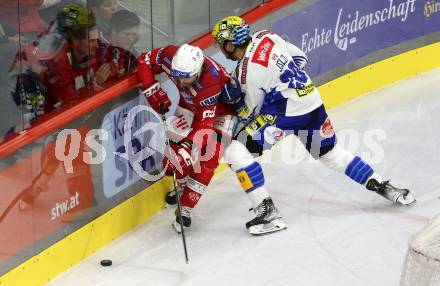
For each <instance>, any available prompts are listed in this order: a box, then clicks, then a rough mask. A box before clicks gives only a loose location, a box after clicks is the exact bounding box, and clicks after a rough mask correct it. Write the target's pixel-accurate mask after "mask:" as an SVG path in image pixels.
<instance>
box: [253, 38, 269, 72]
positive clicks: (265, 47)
mask: <svg viewBox="0 0 440 286" xmlns="http://www.w3.org/2000/svg"><path fill="white" fill-rule="evenodd" d="M274 45H275V42H274V41H273V40H272V39H271V38H269V37H265V38H264V39H263V40H261V42H260V43H259V44H258V46H257V48H256V49H255V52H254V55H253V56H252V60H251V61H252V62H253V63H256V64H259V65H262V66H264V67H266V68H267V66H268V65H269V59H270V57H269V56H270V53H271V51H272V48H273V46H274Z"/></svg>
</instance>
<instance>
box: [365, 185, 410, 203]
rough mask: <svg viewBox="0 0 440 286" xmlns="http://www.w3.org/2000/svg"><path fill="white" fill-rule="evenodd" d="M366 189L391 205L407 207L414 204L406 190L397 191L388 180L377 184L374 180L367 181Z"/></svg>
mask: <svg viewBox="0 0 440 286" xmlns="http://www.w3.org/2000/svg"><path fill="white" fill-rule="evenodd" d="M366 188H367V189H368V190H370V191H373V192H376V193H378V194H379V195H381V196H383V197H384V198H386V199H388V200H390V201H392V202H393V203H397V204H402V205H405V206H409V205H412V204H414V203H415V202H416V199H415V198H414V197H413V196H412V195H411V194H410V193H409V190H408V189H398V188H396V187H394V186H392V185H391V184H390V181H389V180H387V181H383V182H382V183H379V182H378V181H377V180H376V179H374V178H372V179H370V180H368V182H367V185H366Z"/></svg>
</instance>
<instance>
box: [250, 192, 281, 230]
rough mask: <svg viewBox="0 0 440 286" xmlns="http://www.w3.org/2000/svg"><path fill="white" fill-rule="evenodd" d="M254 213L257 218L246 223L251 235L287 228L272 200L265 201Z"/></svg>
mask: <svg viewBox="0 0 440 286" xmlns="http://www.w3.org/2000/svg"><path fill="white" fill-rule="evenodd" d="M253 211H254V212H255V214H256V215H257V216H256V217H255V218H254V219H252V220H250V221H248V222H247V223H246V228H247V229H248V230H249V233H250V234H253V235H261V234H266V233H270V232H276V231H279V230H283V229H285V228H287V225H286V224H285V223H284V222H283V221H282V220H281V214H280V212H279V211H278V209H277V208H276V207H275V205H274V204H273V201H272V199H271V198H266V199H264V200H263V201H262V202H261V204H260V205H258V207H256V208H255V209H254V210H253Z"/></svg>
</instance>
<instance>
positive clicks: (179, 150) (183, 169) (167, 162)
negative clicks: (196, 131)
mask: <svg viewBox="0 0 440 286" xmlns="http://www.w3.org/2000/svg"><path fill="white" fill-rule="evenodd" d="M170 147H171V156H172V158H168V154H169V152H168V150H165V151H166V152H165V157H164V158H163V161H162V164H163V167H164V169H166V171H165V174H166V175H167V176H172V175H173V172H176V178H177V179H182V178H185V177H186V176H188V175H189V173H190V172H191V169H192V165H193V162H194V161H193V159H192V157H191V149H190V148H189V147H188V146H187V145H186V144H184V143H183V144H179V143H174V142H171V143H170Z"/></svg>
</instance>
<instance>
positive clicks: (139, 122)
mask: <svg viewBox="0 0 440 286" xmlns="http://www.w3.org/2000/svg"><path fill="white" fill-rule="evenodd" d="M146 104H147V102H146V99H145V97H144V96H138V97H135V98H133V99H132V100H130V101H128V102H127V103H125V104H123V105H121V106H118V107H117V108H115V109H113V110H112V111H110V112H109V113H107V114H106V115H105V117H104V119H103V122H102V126H101V128H102V129H104V130H105V131H106V132H107V134H108V138H107V140H105V141H104V142H103V143H102V144H103V147H104V150H105V153H106V156H105V160H104V162H103V163H102V180H103V187H104V195H105V196H106V197H107V198H111V197H113V196H115V195H116V194H118V193H120V192H122V191H123V190H124V189H126V188H127V187H129V186H130V185H132V184H134V183H136V182H138V181H139V180H141V177H140V176H139V175H138V173H137V172H136V171H135V169H134V168H133V166H132V164H131V163H130V162H129V160H127V159H125V158H123V157H121V156H118V155H116V154H115V153H120V154H124V153H126V148H125V145H124V136H125V135H127V134H128V136H130V141H131V145H132V147H133V151H134V152H135V153H137V152H139V151H140V150H143V149H145V148H151V144H150V141H151V140H154V138H153V137H154V134H155V131H154V130H153V129H152V130H147V131H144V132H141V133H140V134H138V135H135V133H136V131H138V130H139V129H140V128H141V127H143V126H144V125H145V124H146V123H147V122H149V126H156V127H157V128H161V124H160V123H159V122H157V124H151V123H153V122H152V121H154V120H155V119H154V117H153V116H152V114H149V112H146V111H144V112H139V113H137V115H136V116H135V118H134V120H133V122H131V124H132V125H131V127H132V128H131V130H126V129H125V127H124V125H125V122H126V118H127V115H128V114H129V112H130V110H131V109H132V108H134V107H136V106H145V105H146ZM156 121H157V119H156ZM127 132H130V133H127ZM153 150H154V149H153ZM141 166H142V169H143V170H144V171H145V172H148V173H154V172H155V171H156V170H158V169H159V168H161V166H162V154H160V152H155V153H154V154H153V155H152V156H149V157H148V158H147V159H145V160H143V161H142V163H141Z"/></svg>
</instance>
